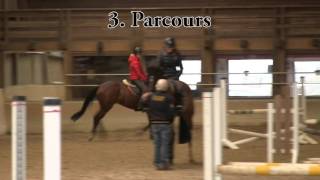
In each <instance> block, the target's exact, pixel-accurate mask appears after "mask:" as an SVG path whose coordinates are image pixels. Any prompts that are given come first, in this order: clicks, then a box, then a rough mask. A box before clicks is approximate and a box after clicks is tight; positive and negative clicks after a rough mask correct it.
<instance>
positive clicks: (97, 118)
mask: <svg viewBox="0 0 320 180" xmlns="http://www.w3.org/2000/svg"><path fill="white" fill-rule="evenodd" d="M110 109H111V107H110V108H104V109H100V110H99V111H98V112H97V113H96V114H95V116H94V118H93V127H92V130H91V133H92V135H91V137H90V138H89V141H92V140H93V139H94V137H95V136H96V134H97V127H98V125H99V123H100V120H101V119H102V118H103V117H104V116H105V115H106V113H107V112H108V111H109V110H110Z"/></svg>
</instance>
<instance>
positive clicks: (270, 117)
mask: <svg viewBox="0 0 320 180" xmlns="http://www.w3.org/2000/svg"><path fill="white" fill-rule="evenodd" d="M267 120H268V121H267V137H268V138H267V162H268V163H272V162H273V154H274V146H273V137H274V132H273V131H274V130H273V125H274V110H273V103H268V112H267Z"/></svg>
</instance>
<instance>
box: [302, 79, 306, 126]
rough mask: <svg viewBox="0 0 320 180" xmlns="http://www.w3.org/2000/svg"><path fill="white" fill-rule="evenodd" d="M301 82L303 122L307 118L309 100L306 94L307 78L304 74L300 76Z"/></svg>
mask: <svg viewBox="0 0 320 180" xmlns="http://www.w3.org/2000/svg"><path fill="white" fill-rule="evenodd" d="M300 83H301V108H302V110H303V111H302V122H305V121H306V120H307V101H306V96H305V93H306V91H305V84H304V83H305V78H304V76H301V77H300Z"/></svg>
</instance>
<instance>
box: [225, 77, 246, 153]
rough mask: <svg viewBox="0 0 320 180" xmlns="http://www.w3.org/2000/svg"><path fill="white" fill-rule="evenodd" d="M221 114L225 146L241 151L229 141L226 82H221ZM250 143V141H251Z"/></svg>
mask: <svg viewBox="0 0 320 180" xmlns="http://www.w3.org/2000/svg"><path fill="white" fill-rule="evenodd" d="M219 91H220V96H219V101H220V103H221V104H220V114H221V118H220V121H221V133H222V135H221V139H222V143H223V144H224V146H226V147H228V148H230V149H239V146H237V144H236V143H234V142H231V141H230V140H229V139H228V129H229V128H228V121H227V87H226V81H225V80H220V90H219ZM249 141H250V140H249ZM240 143H243V142H240Z"/></svg>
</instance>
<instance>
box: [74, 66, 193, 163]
mask: <svg viewBox="0 0 320 180" xmlns="http://www.w3.org/2000/svg"><path fill="white" fill-rule="evenodd" d="M148 72H149V70H148ZM157 79H159V78H156V79H155V80H154V82H156V80H157ZM169 84H170V86H171V88H170V89H171V92H172V93H174V94H176V93H179V96H180V98H179V99H180V104H181V105H182V109H181V111H180V113H179V114H178V116H179V120H180V123H179V143H180V144H184V143H189V160H190V162H193V156H192V137H191V130H192V126H193V124H192V117H193V113H194V105H193V97H192V92H191V89H190V87H189V86H188V85H187V84H185V83H184V82H182V81H175V80H169ZM130 88H132V87H129V86H127V85H125V84H123V83H122V82H118V81H107V82H105V83H102V84H100V85H99V86H98V87H96V88H94V89H93V90H91V92H90V93H89V94H88V95H87V96H86V97H85V100H84V102H83V104H82V107H81V109H80V110H79V111H78V112H76V113H74V114H73V115H72V116H71V119H72V120H73V121H77V120H79V119H80V117H81V116H82V115H83V114H84V113H85V111H86V109H87V107H88V106H89V104H90V103H91V102H92V101H93V100H94V99H95V98H96V99H97V100H98V103H99V106H100V109H99V110H98V112H97V113H96V114H95V115H94V118H93V127H92V130H91V133H92V136H91V138H90V139H89V140H90V141H91V140H93V138H94V137H95V135H96V132H97V127H98V125H99V122H100V120H101V119H102V118H103V117H104V116H105V115H106V114H107V113H108V112H109V111H110V110H111V109H112V107H113V105H114V104H120V105H122V106H124V107H127V108H129V109H133V110H134V109H136V107H137V105H138V102H139V99H140V96H139V95H138V94H135V93H133V91H132V89H130ZM147 127H148V126H147Z"/></svg>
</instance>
